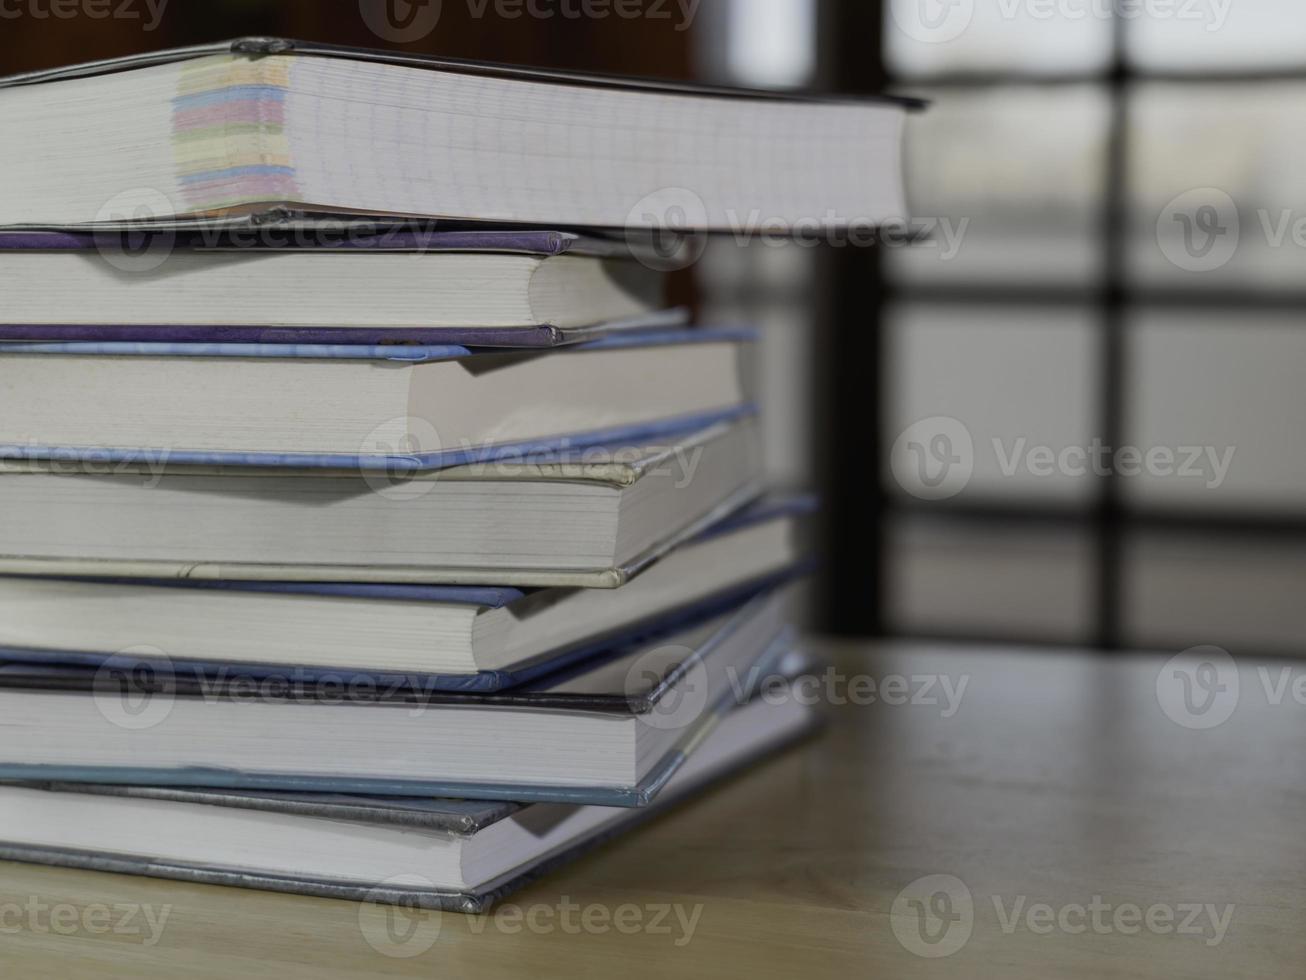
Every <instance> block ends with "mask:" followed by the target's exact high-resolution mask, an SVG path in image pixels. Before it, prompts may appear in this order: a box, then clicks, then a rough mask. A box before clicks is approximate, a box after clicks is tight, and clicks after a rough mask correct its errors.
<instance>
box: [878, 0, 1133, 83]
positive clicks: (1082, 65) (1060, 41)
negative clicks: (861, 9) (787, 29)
mask: <svg viewBox="0 0 1306 980" xmlns="http://www.w3.org/2000/svg"><path fill="white" fill-rule="evenodd" d="M886 7H887V9H886V13H885V49H886V57H887V59H888V62H889V65H890V67H891V68H892V69H893V70H894V71H895V72H897V73H898V74H900V75H927V74H939V73H946V72H972V71H974V72H981V71H982V72H1003V73H1006V74H1010V73H1017V74H1018V73H1021V72H1043V73H1054V74H1058V75H1063V74H1069V73H1081V74H1082V73H1088V72H1097V71H1101V70H1102V69H1104V68H1105V67H1106V65H1107V63H1108V61H1109V60H1110V57H1111V21H1110V17H1109V13H1108V11H1109V7H1107V8H1104V7H1103V4H1101V3H1084V4H1069V5H1067V4H1063V5H1061V6H1060V7H1058V6H1057V5H1055V4H1048V3H1046V2H1036V0H1026V2H1021V0H1016V2H998V3H995V2H993V0H960V2H957V0H889V2H888V3H887V4H886ZM1081 8H1082V9H1081Z"/></svg>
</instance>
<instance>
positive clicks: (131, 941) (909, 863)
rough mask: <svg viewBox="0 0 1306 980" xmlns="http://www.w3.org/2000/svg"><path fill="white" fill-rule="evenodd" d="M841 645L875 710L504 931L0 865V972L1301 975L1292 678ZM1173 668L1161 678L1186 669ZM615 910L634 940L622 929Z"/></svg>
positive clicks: (603, 860)
mask: <svg viewBox="0 0 1306 980" xmlns="http://www.w3.org/2000/svg"><path fill="white" fill-rule="evenodd" d="M834 653H835V656H836V658H837V659H836V662H837V664H838V668H839V671H840V672H841V674H842V675H843V676H844V677H845V678H852V677H857V676H862V677H863V678H873V679H874V680H875V681H876V682H877V689H876V692H875V693H876V697H875V699H874V702H873V703H868V702H870V701H871V698H870V694H871V691H870V688H869V686H868V682H867V681H866V680H865V679H863V680H861V681H859V682H858V683H857V684H855V685H853V686H850V687H849V686H841V685H835V686H834V687H833V688H832V690H834V692H835V694H836V695H838V696H839V699H841V700H848V701H850V702H852V701H856V702H860V703H847V704H844V705H842V706H839V707H836V708H834V709H833V710H832V711H831V717H832V725H831V727H830V729H829V730H828V732H827V733H826V734H825V736H823V737H822V738H821V739H819V740H817V741H814V742H811V743H808V744H807V745H806V746H804V747H802V748H800V749H797V750H793V751H791V752H789V753H787V754H785V755H784V756H781V757H779V758H777V759H775V760H774V761H772V762H771V763H769V764H767V765H766V766H764V767H762V768H760V769H758V770H756V771H754V772H752V773H750V774H748V775H746V776H743V777H741V778H737V779H735V780H734V781H732V782H731V783H729V784H728V785H726V786H725V787H723V788H722V789H720V790H719V791H718V792H716V793H714V794H712V795H709V796H707V797H705V798H703V799H702V800H700V801H698V802H696V803H693V804H690V805H688V806H686V807H684V808H682V809H680V810H679V811H677V812H676V813H674V814H673V815H671V816H669V817H667V818H665V819H662V820H660V821H657V822H655V823H653V824H651V825H649V826H647V827H646V828H644V829H643V830H642V831H640V832H638V833H637V834H635V835H633V836H630V837H627V838H625V839H623V840H620V841H618V842H617V843H615V844H612V845H609V846H608V847H606V848H605V849H603V850H602V851H600V852H598V853H596V854H595V855H593V856H591V857H589V858H587V859H586V860H584V861H582V862H580V863H578V864H576V865H574V866H572V867H570V868H568V869H566V870H564V871H562V872H561V873H558V874H556V875H554V876H552V877H550V878H549V879H547V880H545V881H543V882H541V883H539V884H537V885H535V886H533V887H531V888H530V889H528V890H527V891H525V892H522V893H519V894H518V895H516V896H513V898H511V899H510V900H509V904H508V906H507V907H506V911H501V912H500V913H499V916H498V917H492V918H489V919H480V920H471V919H468V918H466V917H462V916H457V915H444V916H443V917H439V918H438V919H436V920H422V921H417V920H414V921H411V922H399V923H398V925H399V926H400V927H402V928H403V929H407V930H409V931H408V932H406V933H404V934H403V935H402V936H401V938H406V939H407V940H408V941H409V944H408V945H407V946H405V945H403V944H402V943H400V944H399V945H398V946H395V947H388V946H387V945H386V941H384V940H385V934H384V932H378V931H377V930H378V929H383V928H384V920H383V918H382V915H383V913H381V911H380V910H378V909H376V908H375V907H368V906H363V907H360V906H357V905H353V904H350V903H346V902H333V901H324V900H317V899H302V898H296V897H288V896H281V895H273V894H265V893H260V892H254V891H245V890H239V889H224V888H217V887H209V886H195V885H184V884H175V883H169V882H161V881H151V880H146V879H135V878H130V877H120V876H114V875H101V874H90V873H81V872H73V871H66V870H57V869H49V868H39V867H29V866H24V865H16V864H5V865H0V965H3V967H4V969H3V971H2V974H0V975H3V976H5V977H10V976H12V977H15V978H19V977H21V978H24V980H27V978H32V977H40V976H50V977H60V978H64V977H70V976H81V975H86V976H111V975H112V976H124V977H168V978H177V977H198V976H223V977H255V976H275V977H279V978H290V977H299V976H303V977H314V978H323V977H346V976H433V977H443V978H455V980H472V978H477V977H517V976H539V977H568V978H575V977H617V978H622V980H632V978H637V977H657V978H659V980H667V978H680V977H704V978H709V977H710V978H714V980H715V978H720V977H757V978H770V977H775V978H778V980H814V978H818V977H832V978H834V977H839V978H843V977H857V978H875V977H899V976H903V977H907V976H910V977H924V978H930V977H959V978H974V977H990V976H991V977H1003V978H1021V977H1031V978H1040V980H1044V978H1049V977H1084V978H1092V980H1100V978H1104V977H1166V978H1177V977H1220V978H1229V977H1239V978H1251V977H1273V978H1276V980H1280V978H1285V977H1291V976H1299V975H1304V974H1306V820H1304V819H1303V818H1304V817H1306V706H1303V705H1302V704H1300V703H1298V702H1297V701H1296V700H1295V699H1294V697H1293V694H1294V692H1293V689H1292V685H1291V681H1292V679H1293V678H1295V677H1306V667H1302V666H1298V665H1295V664H1288V663H1283V664H1268V665H1265V671H1266V673H1265V674H1264V675H1263V677H1264V679H1265V680H1266V681H1268V682H1269V685H1270V690H1269V693H1268V694H1267V691H1266V689H1265V686H1264V685H1263V683H1262V679H1263V677H1262V675H1258V673H1257V670H1256V667H1257V665H1254V664H1243V665H1241V673H1240V681H1241V686H1240V690H1239V692H1238V695H1237V704H1236V708H1234V709H1233V710H1232V712H1231V713H1230V712H1229V710H1228V709H1229V707H1230V705H1229V704H1228V699H1229V698H1230V697H1231V694H1230V691H1229V690H1228V686H1227V684H1226V689H1225V690H1224V692H1223V693H1220V692H1219V688H1218V687H1212V686H1211V684H1210V681H1211V680H1212V679H1213V676H1212V675H1209V674H1208V675H1204V676H1203V677H1200V678H1198V680H1199V682H1202V683H1204V684H1205V685H1206V686H1205V687H1204V688H1200V689H1194V693H1195V696H1199V697H1198V701H1196V702H1194V703H1195V704H1197V703H1199V702H1200V696H1202V695H1203V692H1204V691H1205V692H1207V693H1208V694H1210V693H1211V692H1215V693H1214V694H1213V695H1212V696H1215V697H1219V698H1224V699H1225V701H1224V702H1223V703H1220V704H1218V705H1216V708H1217V710H1216V711H1215V712H1211V713H1207V714H1206V715H1202V716H1200V717H1199V716H1198V715H1197V714H1192V715H1191V716H1190V717H1185V716H1184V714H1183V702H1178V704H1179V708H1178V709H1176V707H1175V704H1174V702H1173V698H1172V699H1171V700H1170V701H1167V704H1169V706H1170V712H1171V714H1172V715H1177V716H1178V717H1179V721H1175V720H1172V718H1171V717H1169V716H1167V714H1166V713H1165V711H1163V709H1162V707H1161V701H1160V700H1158V688H1157V678H1158V674H1159V673H1160V671H1161V670H1162V667H1163V664H1164V660H1163V659H1162V658H1156V659H1151V658H1140V657H1129V658H1124V659H1110V658H1106V657H1100V656H1095V655H1093V654H1091V653H1087V652H1085V653H1075V652H1064V651H1052V652H1046V653H1031V652H1007V651H1002V650H984V649H956V648H953V649H943V648H920V647H916V648H913V647H901V646H882V647H879V648H876V649H867V648H863V649H853V648H847V649H841V650H836V651H834ZM1285 670H1287V671H1289V672H1290V673H1288V674H1283V673H1281V672H1282V671H1285ZM1172 673H1173V671H1170V670H1169V669H1167V675H1165V676H1164V677H1163V681H1162V683H1163V684H1172V683H1173V684H1178V683H1180V681H1179V679H1178V678H1175V677H1170V676H1169V675H1170V674H1172ZM895 677H902V678H904V679H906V684H907V686H908V691H907V700H908V703H905V704H904V703H886V701H885V700H883V699H881V697H880V695H884V696H887V699H888V701H891V702H898V701H900V700H902V698H901V696H900V689H899V687H897V686H896V685H895V682H894V678H895ZM913 677H915V678H918V679H917V680H915V681H912V680H911V678H913ZM924 678H934V680H933V681H932V682H931V681H928V680H925V679H924ZM1166 678H1168V679H1166ZM1285 678H1287V680H1288V681H1289V683H1288V686H1287V688H1286V689H1284V690H1283V691H1282V693H1283V697H1282V698H1281V699H1280V703H1277V704H1276V703H1274V700H1275V698H1274V695H1275V694H1276V693H1278V685H1279V684H1280V682H1282V681H1283V680H1284V679H1285ZM943 679H947V680H948V682H949V683H950V684H951V685H952V690H953V693H954V695H955V694H956V692H957V691H958V690H959V689H961V688H960V685H961V684H962V683H963V679H964V682H965V685H966V686H965V688H964V689H961V692H962V693H961V700H960V704H959V707H958V708H957V710H956V711H955V712H954V713H951V715H950V716H948V717H944V715H945V714H948V709H947V707H946V699H944V698H943V697H942V695H943V684H942V680H943ZM1214 679H1216V680H1224V681H1227V680H1228V677H1227V675H1226V676H1223V677H1220V678H1214ZM886 681H887V682H888V686H887V687H882V686H879V685H883V684H884V682H886ZM927 683H932V684H933V687H932V689H931V690H930V691H924V692H923V691H922V689H923V687H924V685H925V684H927ZM1304 689H1306V681H1303V682H1302V688H1299V689H1298V692H1297V693H1300V694H1303V695H1306V690H1304ZM1165 690H1169V689H1163V693H1164V692H1165ZM1175 690H1178V689H1177V688H1176V689H1175ZM1171 693H1173V692H1171ZM934 696H937V698H938V700H939V701H940V702H941V703H937V704H928V703H915V704H913V703H910V702H911V701H912V700H913V699H914V700H916V701H918V702H920V701H922V700H926V699H929V698H931V697H934ZM1222 714H1228V715H1229V717H1228V719H1227V720H1225V721H1224V722H1223V723H1222V724H1220V725H1218V726H1216V727H1214V728H1210V729H1206V730H1200V729H1198V728H1196V727H1194V726H1195V725H1202V724H1207V723H1209V722H1210V721H1212V720H1216V721H1218V720H1220V716H1221V715H1222ZM1189 722H1191V723H1192V724H1188V723H1189ZM932 876H934V877H932ZM937 876H944V877H937ZM921 879H925V880H924V881H923V882H922V881H921ZM34 901H35V902H37V903H45V904H46V905H49V906H54V905H57V904H64V905H70V906H74V907H75V908H76V909H78V910H85V909H87V908H88V907H91V906H95V905H104V906H109V907H110V908H111V909H112V907H114V906H117V905H120V904H124V903H125V904H130V905H148V906H150V908H151V910H152V911H153V913H154V915H155V918H156V920H157V918H158V916H159V914H161V911H162V910H163V909H164V908H165V907H170V913H169V915H168V918H167V919H166V922H165V924H164V926H163V929H162V933H161V938H160V940H159V941H158V942H157V944H155V945H153V946H147V945H146V942H147V937H148V935H149V933H148V931H145V930H140V931H138V934H131V932H130V928H129V927H124V928H123V929H121V930H119V931H117V932H113V931H110V933H109V934H107V935H100V934H95V935H91V934H87V930H86V929H84V928H78V927H76V926H73V927H72V934H70V935H66V936H60V935H56V934H54V932H53V931H52V930H51V929H50V928H47V927H45V926H44V925H42V924H40V921H39V920H32V919H30V916H29V917H27V918H26V919H25V918H24V916H26V913H23V914H18V913H15V912H13V904H12V903H19V904H20V905H24V907H26V904H27V903H31V902H34ZM623 906H629V907H630V908H628V909H627V910H626V911H625V912H622V913H620V914H621V915H624V916H625V918H623V919H622V920H621V922H622V926H623V927H624V928H626V930H627V931H631V930H637V931H634V932H633V934H623V933H622V932H621V931H619V930H618V929H617V927H616V926H615V925H614V924H613V921H612V917H613V916H614V915H616V914H618V910H620V909H621V907H623ZM1230 906H1231V908H1229V907H1230ZM6 907H8V908H9V909H10V913H9V915H8V916H6V915H5V913H4V909H5V908H6ZM663 907H665V908H667V909H673V910H678V911H679V912H680V914H681V915H682V916H685V917H690V918H692V917H693V916H697V918H696V919H693V922H694V925H693V931H692V934H691V933H690V932H689V930H688V929H686V928H685V927H683V926H682V925H681V924H680V923H681V922H683V921H688V920H687V919H681V920H677V919H676V916H675V914H674V912H671V913H668V914H667V916H666V918H665V919H663V920H662V921H660V922H654V918H655V916H656V915H657V914H658V910H659V909H660V908H663ZM632 909H633V911H632ZM1194 909H1199V910H1201V911H1200V914H1199V913H1198V912H1195V911H1193V910H1194ZM1211 909H1214V913H1215V914H1214V916H1212V915H1211V914H1209V911H1210V910H1211ZM922 910H924V912H922ZM68 914H69V915H71V916H72V917H74V918H77V917H78V916H79V913H78V912H73V913H68ZM114 914H115V915H116V914H118V913H114ZM568 915H569V916H570V918H566V916H568ZM1226 915H1227V916H1228V917H1227V918H1226ZM586 916H588V920H586V919H585V917H586ZM30 921H37V923H38V924H37V925H36V926H35V927H31V926H30V925H29V924H28V923H29V922H30ZM79 921H86V920H85V919H84V918H81V919H80V920H79ZM564 921H566V923H567V925H568V927H569V928H563V926H562V923H563V922H564ZM586 921H588V923H589V926H588V927H586V926H585V924H584V923H585V922H586ZM1149 921H1150V927H1149V925H1148V923H1149ZM532 922H533V923H534V927H532V926H531V923H532ZM1221 923H1223V927H1221V925H1220V924H1221ZM100 925H103V923H100ZM1181 926H1187V928H1183V929H1181V928H1180V927H1181ZM68 928H69V927H68V926H66V925H65V926H64V929H65V931H68ZM378 935H380V936H381V937H382V940H383V941H382V942H380V943H379V944H378V943H376V937H377V936H378ZM369 936H371V937H372V939H373V942H372V943H369V941H368V937H369ZM687 937H688V941H687V942H686V941H685V940H686V938H687ZM374 945H380V946H381V947H382V948H386V949H389V950H390V951H391V952H395V951H399V952H405V953H410V952H419V953H420V955H416V956H412V957H409V958H400V957H392V956H386V955H382V954H381V953H379V952H377V950H376V949H375V948H374ZM428 947H429V948H428ZM945 952H946V953H948V954H950V955H947V956H939V955H934V954H939V953H945ZM920 953H926V954H931V955H930V956H922V955H918V954H920Z"/></svg>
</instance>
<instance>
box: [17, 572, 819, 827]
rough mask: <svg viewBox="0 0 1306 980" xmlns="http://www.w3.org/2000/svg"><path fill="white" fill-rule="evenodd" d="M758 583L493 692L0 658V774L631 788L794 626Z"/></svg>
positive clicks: (131, 663) (622, 791)
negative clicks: (665, 626)
mask: <svg viewBox="0 0 1306 980" xmlns="http://www.w3.org/2000/svg"><path fill="white" fill-rule="evenodd" d="M785 611H786V596H785V595H784V594H783V592H772V593H769V594H764V595H762V596H759V597H757V598H755V599H752V600H750V601H749V602H747V603H746V604H745V605H742V606H739V607H736V608H734V609H732V610H730V611H728V612H725V613H723V614H721V615H719V616H716V617H714V618H712V619H710V620H707V621H706V622H702V623H697V624H694V625H693V626H690V627H687V628H685V629H683V630H681V631H678V632H676V633H673V634H670V635H663V636H660V637H657V638H654V639H650V640H646V641H644V642H642V643H640V644H638V645H636V646H634V647H631V648H629V649H628V650H626V651H616V652H614V653H613V654H611V655H609V656H606V657H603V658H600V659H599V660H598V661H597V662H585V663H581V664H578V665H577V666H576V667H575V668H574V669H573V670H571V671H570V672H564V673H562V674H561V675H549V676H548V677H546V678H543V679H541V680H539V681H537V682H535V683H533V684H527V685H524V686H522V687H519V688H515V689H513V690H511V691H506V692H499V693H495V694H454V693H447V692H441V691H438V690H434V689H431V688H428V687H427V686H426V685H425V684H424V683H423V682H422V678H419V677H414V678H381V677H375V676H372V677H369V676H367V675H362V674H359V675H351V676H346V677H342V676H341V675H336V676H329V675H328V676H321V675H298V674H293V675H290V676H281V677H277V676H271V677H269V676H260V677H257V678H256V677H252V676H251V675H249V674H246V673H244V672H242V671H239V670H228V669H221V670H217V671H213V672H205V671H193V670H172V671H164V670H159V669H157V668H156V667H155V666H154V665H153V664H152V663H151V662H150V661H149V660H148V659H141V658H136V657H135V656H134V655H133V654H132V653H131V652H130V651H128V652H126V653H124V655H123V656H121V657H119V658H117V659H116V660H112V661H109V662H108V663H106V664H105V665H102V666H101V667H100V668H99V669H98V670H97V669H91V668H83V667H69V666H56V665H34V664H30V663H7V664H4V665H2V666H0V715H2V716H3V717H4V719H5V731H6V737H5V739H4V740H3V742H2V743H0V778H10V779H24V780H30V779H42V780H52V781H64V782H97V783H122V784H142V785H171V786H206V787H215V788H220V787H239V788H241V789H257V790H263V789H267V790H295V791H299V790H314V791H325V792H347V793H363V794H371V795H381V796H415V795H417V796H450V797H457V798H463V799H494V800H510V801H513V802H527V801H546V802H559V803H593V804H601V805H607V806H645V805H647V804H648V803H650V802H651V801H652V800H653V799H654V797H656V796H657V794H658V793H659V792H661V790H662V789H663V787H664V786H665V785H666V783H667V781H668V780H669V779H670V778H671V777H672V776H673V775H674V774H675V772H676V770H677V769H679V768H680V767H681V765H683V763H684V761H685V759H686V758H687V757H689V756H690V755H691V754H692V753H693V751H694V750H695V748H696V747H697V746H698V744H699V743H700V742H701V740H702V738H703V737H704V736H705V735H706V734H707V732H709V731H710V730H711V728H712V726H713V725H714V724H715V723H716V721H717V720H719V718H720V716H721V715H722V714H723V713H724V712H726V711H728V710H729V708H730V707H731V706H732V705H737V704H740V703H743V702H745V701H747V700H748V699H749V698H750V697H751V696H752V693H753V692H754V691H755V690H756V689H757V688H758V687H759V685H761V684H762V683H764V682H765V681H766V680H767V679H768V678H771V677H773V676H774V675H775V672H776V671H777V669H778V667H779V665H780V664H781V663H782V661H783V660H784V658H785V657H786V655H788V654H790V653H791V652H793V650H794V647H795V638H794V636H793V633H792V630H790V629H789V628H787V627H786V626H785Z"/></svg>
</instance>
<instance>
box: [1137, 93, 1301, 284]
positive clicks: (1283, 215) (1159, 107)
mask: <svg viewBox="0 0 1306 980" xmlns="http://www.w3.org/2000/svg"><path fill="white" fill-rule="evenodd" d="M1303 100H1306V83H1301V82H1275V83H1257V84H1250V83H1242V84H1195V83H1185V84H1152V85H1147V86H1144V87H1142V88H1140V90H1139V91H1138V92H1137V95H1136V98H1135V99H1134V100H1133V104H1132V108H1131V116H1132V128H1131V141H1132V147H1133V149H1132V153H1131V161H1130V168H1131V175H1130V186H1131V188H1132V191H1133V201H1132V204H1133V206H1132V213H1131V240H1130V245H1131V248H1130V256H1129V257H1130V262H1129V270H1130V274H1131V275H1132V276H1133V277H1134V278H1135V280H1136V281H1138V282H1140V283H1151V284H1154V285H1163V286H1165V285H1168V286H1184V287H1189V288H1209V287H1229V286H1238V287H1248V286H1251V287H1268V288H1274V287H1291V288H1294V289H1300V288H1301V284H1302V274H1301V273H1302V269H1303V268H1306V130H1304V129H1303V128H1302V126H1301V124H1300V116H1301V106H1302V103H1303Z"/></svg>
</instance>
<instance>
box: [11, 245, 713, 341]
mask: <svg viewBox="0 0 1306 980" xmlns="http://www.w3.org/2000/svg"><path fill="white" fill-rule="evenodd" d="M155 234H156V238H158V236H162V237H161V238H158V240H159V241H160V242H161V243H162V244H161V245H160V246H158V247H167V248H175V249H178V250H181V249H185V250H191V251H206V250H209V251H220V252H231V251H239V250H241V249H260V250H263V251H286V250H301V249H303V250H315V251H329V252H357V251H377V252H396V253H409V254H411V253H419V252H497V253H508V254H515V255H537V256H541V257H551V256H558V255H576V256H589V257H594V258H633V259H639V258H640V257H641V255H642V254H643V253H644V252H645V251H646V250H647V247H651V246H645V245H644V244H641V243H639V242H637V241H636V242H627V241H624V240H622V239H619V238H605V237H602V236H597V235H579V234H575V233H572V232H565V231H543V230H541V231H533V230H515V229H489V230H483V229H477V230H470V229H468V230H452V231H432V230H429V229H422V228H412V227H403V226H400V227H395V228H384V227H377V226H375V225H372V224H365V225H360V224H349V223H340V222H333V223H324V224H321V225H318V226H316V227H308V228H305V227H301V226H290V225H287V226H277V225H268V226H264V227H260V228H252V227H251V228H247V229H228V230H225V231H222V232H173V231H162V232H157V233H155ZM143 247H148V246H147V245H146V243H145V242H144V239H143V238H142V233H140V232H136V233H130V237H128V238H126V239H124V237H123V235H122V234H121V233H119V232H117V231H114V232H102V233H98V234H97V233H92V232H65V231H9V232H6V231H0V252H5V251H25V252H33V251H35V252H67V251H79V252H92V251H96V250H101V251H110V252H116V251H121V250H124V249H126V250H129V251H130V250H133V249H134V250H140V249H142V248H143ZM688 319H689V317H688V313H687V311H685V310H679V309H677V310H661V311H658V312H654V313H650V314H648V315H647V316H643V317H639V318H637V319H632V320H623V321H617V322H611V323H604V324H597V325H595V326H589V327H577V328H561V327H557V326H554V325H552V324H547V323H542V324H537V325H535V326H532V327H480V326H476V325H475V324H468V325H467V326H460V327H447V326H442V327H430V328H420V327H419V328H411V327H406V328H404V329H402V330H397V329H390V328H387V327H326V326H323V327H304V326H295V327H266V326H239V325H210V324H77V323H61V324H21V323H17V324H10V323H0V341H14V340H48V341H61V342H124V341H125V342H157V343H181V344H185V343H227V344H248V343H254V344H345V345H369V346H370V345H379V344H420V345H437V344H449V345H456V346H461V347H525V348H548V347H558V346H562V345H565V344H574V343H580V342H582V341H586V340H594V339H596V338H599V337H603V336H606V335H608V334H611V333H615V332H619V331H640V330H665V329H667V328H674V327H679V326H684V325H685V324H686V323H687V322H688Z"/></svg>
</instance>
